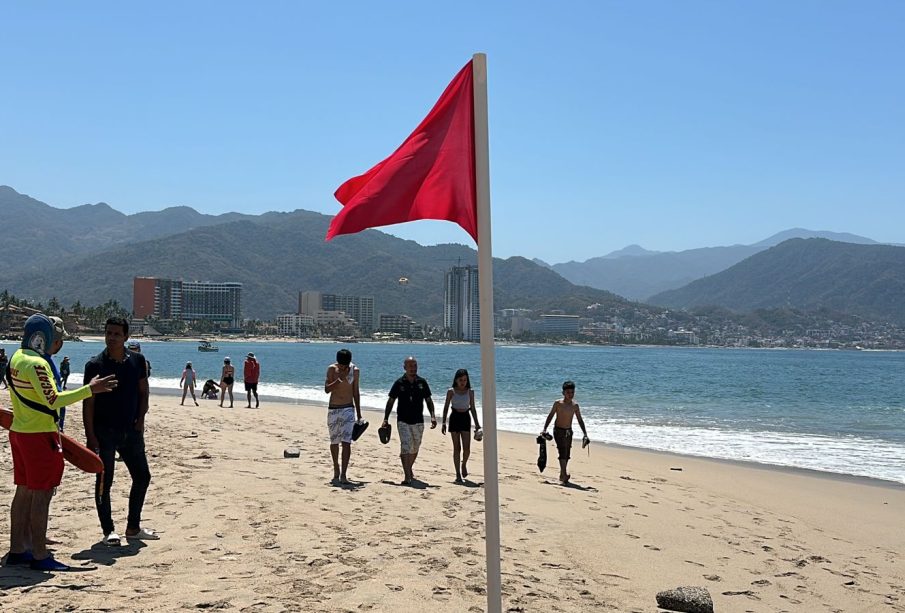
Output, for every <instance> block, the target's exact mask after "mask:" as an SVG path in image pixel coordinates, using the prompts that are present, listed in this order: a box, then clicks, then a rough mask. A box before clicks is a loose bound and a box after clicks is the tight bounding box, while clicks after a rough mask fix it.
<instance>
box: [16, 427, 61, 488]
mask: <svg viewBox="0 0 905 613" xmlns="http://www.w3.org/2000/svg"><path fill="white" fill-rule="evenodd" d="M9 445H10V447H11V448H12V452H13V482H14V483H15V484H16V485H24V486H25V487H27V488H28V489H30V490H52V489H53V488H55V487H56V486H58V485H59V484H60V481H62V480H63V448H62V447H61V446H60V435H59V434H58V433H57V432H12V431H10V433H9Z"/></svg>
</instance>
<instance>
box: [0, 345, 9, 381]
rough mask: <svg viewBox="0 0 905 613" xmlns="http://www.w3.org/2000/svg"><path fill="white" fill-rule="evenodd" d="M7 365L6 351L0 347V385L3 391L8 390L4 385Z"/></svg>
mask: <svg viewBox="0 0 905 613" xmlns="http://www.w3.org/2000/svg"><path fill="white" fill-rule="evenodd" d="M8 365H9V358H8V357H6V349H4V348H3V347H0V383H2V384H3V388H4V389H8V387H7V385H6V367H7V366H8Z"/></svg>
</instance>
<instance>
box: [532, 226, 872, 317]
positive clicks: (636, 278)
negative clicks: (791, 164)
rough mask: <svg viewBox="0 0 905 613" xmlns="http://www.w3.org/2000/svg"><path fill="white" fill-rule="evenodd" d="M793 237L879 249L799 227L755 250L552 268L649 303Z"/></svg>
mask: <svg viewBox="0 0 905 613" xmlns="http://www.w3.org/2000/svg"><path fill="white" fill-rule="evenodd" d="M791 237H802V238H815V237H817V238H827V239H830V240H839V241H844V242H850V243H864V244H876V243H875V241H872V240H871V239H869V238H864V237H861V236H855V235H854V234H840V233H837V232H815V231H813V230H805V229H802V228H795V229H792V230H786V231H784V232H780V233H778V234H774V235H773V236H771V237H769V238H766V239H764V240H762V241H760V242H759V243H755V244H754V245H732V246H728V247H703V248H699V249H688V250H686V251H668V252H655V251H647V250H646V249H643V248H642V247H639V246H637V245H630V246H628V247H626V248H625V249H621V250H619V251H614V252H612V253H610V254H608V255H605V256H601V257H596V258H591V259H590V260H586V261H584V262H566V263H564V264H553V265H552V266H550V268H552V269H553V270H555V271H556V272H558V273H559V274H560V275H562V276H563V277H565V278H566V279H568V280H569V281H571V282H572V283H576V284H579V285H588V286H590V287H596V288H599V289H606V290H609V291H611V292H613V293H615V294H618V295H620V296H625V297H626V298H629V299H631V300H641V301H647V299H648V298H649V297H651V296H653V295H655V294H658V293H660V292H663V291H666V290H669V289H676V288H679V287H682V286H684V285H686V284H688V283H690V282H692V281H694V280H695V279H700V278H701V277H705V276H707V275H712V274H714V273H717V272H719V271H721V270H725V269H727V268H729V267H730V266H732V265H733V264H737V263H738V262H741V261H742V260H744V259H745V258H747V257H750V256H752V255H754V254H755V253H757V252H759V251H763V250H764V249H767V248H768V247H772V246H773V245H777V244H779V243H781V242H783V241H784V240H786V239H788V238H791ZM626 256H630V257H626Z"/></svg>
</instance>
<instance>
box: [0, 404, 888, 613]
mask: <svg viewBox="0 0 905 613" xmlns="http://www.w3.org/2000/svg"><path fill="white" fill-rule="evenodd" d="M176 398H178V397H175V396H171V395H168V394H156V393H155V394H154V395H153V396H152V398H151V405H152V406H151V410H150V413H149V415H148V419H147V423H146V444H147V450H148V459H149V463H150V465H151V472H152V482H151V488H150V490H149V492H148V497H147V499H146V503H145V507H144V513H143V520H142V523H143V525H145V526H146V527H148V528H151V529H154V530H157V531H158V532H159V533H160V535H161V540H159V541H148V542H146V543H138V542H130V543H128V544H126V545H124V546H123V547H121V548H116V549H111V548H109V547H105V546H103V545H102V544H101V543H100V542H99V541H100V529H99V526H98V524H97V517H96V514H95V512H94V506H93V501H92V500H91V494H90V492H91V491H92V490H93V485H94V477H93V475H87V474H86V473H81V472H78V471H75V470H74V469H73V468H72V467H67V470H66V473H65V475H64V481H63V484H62V486H61V487H60V488H59V490H58V492H57V495H56V496H55V498H54V500H53V502H52V504H51V520H50V533H51V535H52V536H53V537H54V538H55V539H56V540H58V541H59V544H58V545H55V546H54V549H55V555H56V557H57V558H58V559H61V560H62V561H64V562H67V563H71V564H74V565H75V566H76V568H77V569H78V570H79V571H80V572H76V573H69V574H67V573H57V574H55V575H45V574H41V573H32V572H31V571H28V570H22V569H20V568H17V567H6V568H3V569H2V570H0V608H2V609H4V610H6V609H10V610H13V609H17V610H36V609H38V608H41V607H44V608H49V610H53V609H54V608H55V607H58V606H59V597H60V594H61V593H62V592H61V590H65V594H66V603H67V607H70V608H72V609H73V610H82V609H92V610H93V609H105V610H182V609H198V608H206V609H210V608H216V609H231V610H254V611H261V612H264V613H271V612H273V613H277V612H278V611H285V610H330V611H348V612H351V611H362V610H371V611H389V610H392V611H395V612H396V613H407V612H410V611H411V612H416V611H418V612H420V611H424V610H425V609H428V610H431V611H432V612H434V613H447V612H448V613H453V612H455V613H461V612H462V611H482V610H484V609H485V606H486V597H485V595H484V592H483V590H484V585H485V582H486V577H485V575H484V573H485V552H484V543H483V535H484V504H483V500H484V495H483V481H484V479H483V474H484V469H483V453H482V452H483V444H481V443H472V459H471V461H470V462H469V467H470V472H469V476H468V480H467V481H466V483H465V484H464V485H459V484H455V483H453V477H454V474H453V466H452V449H451V444H450V437H449V436H444V435H442V434H441V433H440V430H439V429H437V430H427V431H426V432H425V435H424V443H423V445H422V448H421V453H420V454H419V457H418V460H417V462H416V465H415V473H416V475H417V476H418V477H419V481H418V483H417V484H416V485H415V486H413V487H406V486H401V485H400V480H401V477H402V474H401V467H400V465H399V458H398V452H399V445H398V435H397V433H396V432H395V428H394V433H393V438H392V440H391V442H390V443H389V444H387V445H382V444H380V442H379V441H378V439H377V434H376V427H375V426H376V424H372V427H371V428H369V429H368V431H367V432H366V433H365V434H364V436H363V437H362V438H361V439H360V440H359V441H358V442H356V443H355V444H354V445H353V451H352V462H351V465H350V470H349V478H350V479H351V480H352V481H353V485H350V486H345V487H342V486H338V485H335V484H331V483H330V476H331V473H332V469H331V460H330V452H329V440H328V436H327V427H326V417H325V415H324V413H325V411H324V409H323V408H322V407H319V406H316V405H313V404H312V403H306V404H303V405H301V406H298V405H289V404H286V403H273V402H265V403H264V404H262V406H261V409H260V410H256V411H254V412H252V411H249V410H248V409H244V410H240V409H238V408H237V409H236V410H230V411H224V410H222V409H220V408H219V407H217V406H215V405H214V406H212V405H213V401H210V402H209V403H201V406H200V407H197V408H196V407H194V406H192V407H191V410H185V407H180V406H179V404H178V400H177V399H176ZM69 423H70V426H69V428H70V430H71V432H72V433H80V432H81V431H82V428H81V415H80V411H72V416H71V420H70V422H69ZM287 447H296V448H297V449H299V451H300V452H301V455H300V457H299V458H284V457H283V451H284V450H285V449H286V448H287ZM592 447H593V448H592V450H591V453H590V456H589V455H588V454H587V453H586V452H583V451H582V450H581V449H580V445H575V446H573V453H572V460H571V462H570V464H569V469H570V472H571V474H572V482H571V483H570V484H569V485H568V486H563V485H560V484H559V483H558V482H557V481H556V478H555V477H556V473H557V470H556V459H555V451H552V452H551V451H550V450H551V447H549V446H548V453H549V454H550V455H549V456H548V467H547V469H546V471H544V473H539V472H538V470H537V466H536V464H535V459H536V454H537V445H536V444H535V443H534V442H533V440H531V439H530V438H529V435H525V434H518V433H507V432H501V433H499V479H500V481H499V483H500V524H501V544H502V550H501V568H502V586H503V605H504V606H503V610H510V609H511V610H523V611H539V610H547V611H554V612H569V613H571V612H579V611H587V610H607V611H632V612H639V613H640V612H642V611H651V610H654V609H655V608H656V606H655V605H656V603H655V599H654V597H655V594H656V592H658V591H660V590H664V589H671V588H675V587H677V586H679V585H697V586H703V587H705V588H707V590H708V591H709V592H710V594H711V596H712V598H713V601H714V609H715V610H716V611H743V610H757V611H809V612H811V611H814V612H823V611H825V612H827V613H829V612H831V611H840V610H844V611H868V610H869V611H880V610H884V611H890V612H893V611H903V610H905V568H903V567H902V565H901V557H900V556H901V551H903V550H905V533H903V532H902V530H901V518H902V517H903V513H905V490H903V489H902V488H889V487H874V486H873V485H872V484H864V483H856V482H849V481H846V480H839V479H826V478H815V475H811V474H801V473H799V472H794V473H790V472H783V471H777V470H772V469H766V470H765V469H762V468H760V467H751V466H743V465H738V464H736V463H728V462H713V461H711V460H706V459H703V458H691V457H687V456H676V455H673V454H662V453H656V452H654V453H652V452H647V451H643V450H636V449H622V448H618V447H614V446H607V445H602V444H593V445H592ZM8 454H9V449H8V442H7V441H6V440H4V439H3V437H0V457H3V458H4V460H7V459H8V457H9V456H8ZM676 467H681V468H682V469H683V470H682V471H675V470H672V469H673V468H676ZM124 468H125V467H124V466H123V465H122V464H118V465H117V468H116V471H117V472H116V477H115V481H114V488H113V494H112V502H113V510H114V519H115V521H116V522H117V527H120V528H121V527H123V526H124V524H123V523H122V522H124V520H125V517H126V510H127V494H128V484H129V479H128V476H127V475H126V473H125V470H124ZM12 492H13V487H12V483H11V479H9V478H7V479H4V480H0V500H2V502H3V504H4V505H5V504H8V501H9V500H10V499H11V497H12ZM7 530H8V514H0V532H4V533H6V531H7ZM38 586H40V587H41V588H44V589H35V587H38Z"/></svg>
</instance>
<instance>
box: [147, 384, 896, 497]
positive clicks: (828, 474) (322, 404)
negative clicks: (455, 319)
mask: <svg viewBox="0 0 905 613" xmlns="http://www.w3.org/2000/svg"><path fill="white" fill-rule="evenodd" d="M151 393H152V394H158V395H163V396H176V397H181V396H182V390H181V389H173V388H164V387H152V388H151ZM196 394H199V395H200V391H199V390H198V389H197V388H196ZM240 394H241V402H245V391H244V390H241V391H237V390H236V389H235V388H234V389H233V397H234V401H235V403H238V402H240V400H239V398H240ZM259 397H260V400H261V402H262V403H277V404H283V405H288V406H293V407H306V408H318V409H320V408H324V409H325V408H326V407H327V401H326V400H324V401H317V400H308V399H299V398H286V397H281V396H267V395H264V394H259ZM187 400H188V397H187ZM199 402H200V400H199ZM208 402H214V401H213V400H209V401H208ZM186 406H188V405H186ZM216 408H218V409H219V408H220V407H216ZM238 408H243V409H244V408H245V407H244V406H243V407H238V406H236V407H235V408H234V410H235V409H238ZM382 412H383V409H378V408H373V407H362V415H364V416H365V418H367V414H370V413H375V414H378V415H382ZM437 412H438V417H439V416H440V415H442V406H440V407H438V408H437ZM394 414H395V413H394ZM479 414H480V409H479ZM425 415H426V413H425ZM482 419H483V418H482ZM392 420H393V417H392V416H390V421H391V422H392ZM381 421H382V420H381ZM376 425H379V422H378V424H376ZM576 427H577V426H576ZM498 432H500V433H505V434H507V435H512V436H518V437H526V440H529V441H530V442H531V444H532V445H536V443H535V442H534V438H535V437H536V436H537V434H531V433H528V432H520V431H517V430H503V429H499V428H498ZM538 432H539V430H538ZM597 446H599V447H602V448H611V449H624V450H629V451H638V452H640V453H650V454H657V455H661V456H666V457H674V458H677V459H686V458H687V459H692V460H700V461H706V462H717V463H725V464H729V465H734V466H739V467H748V468H752V469H760V470H769V471H778V472H785V473H791V474H801V475H807V476H812V477H815V478H823V479H828V480H841V481H846V482H851V483H861V484H865V485H871V484H872V485H874V486H876V487H888V488H892V489H901V490H905V482H900V481H894V480H892V479H881V478H879V477H870V476H866V475H852V474H848V473H837V472H832V471H828V470H818V469H814V468H804V467H799V466H788V465H786V464H770V463H767V462H755V461H753V460H736V459H731V458H717V457H713V456H705V455H695V454H690V453H678V452H675V451H666V450H661V449H652V448H649V447H635V446H632V445H621V444H619V443H608V442H601V441H591V448H592V449H593V448H594V447H597ZM553 449H554V451H555V447H554V448H553Z"/></svg>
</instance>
